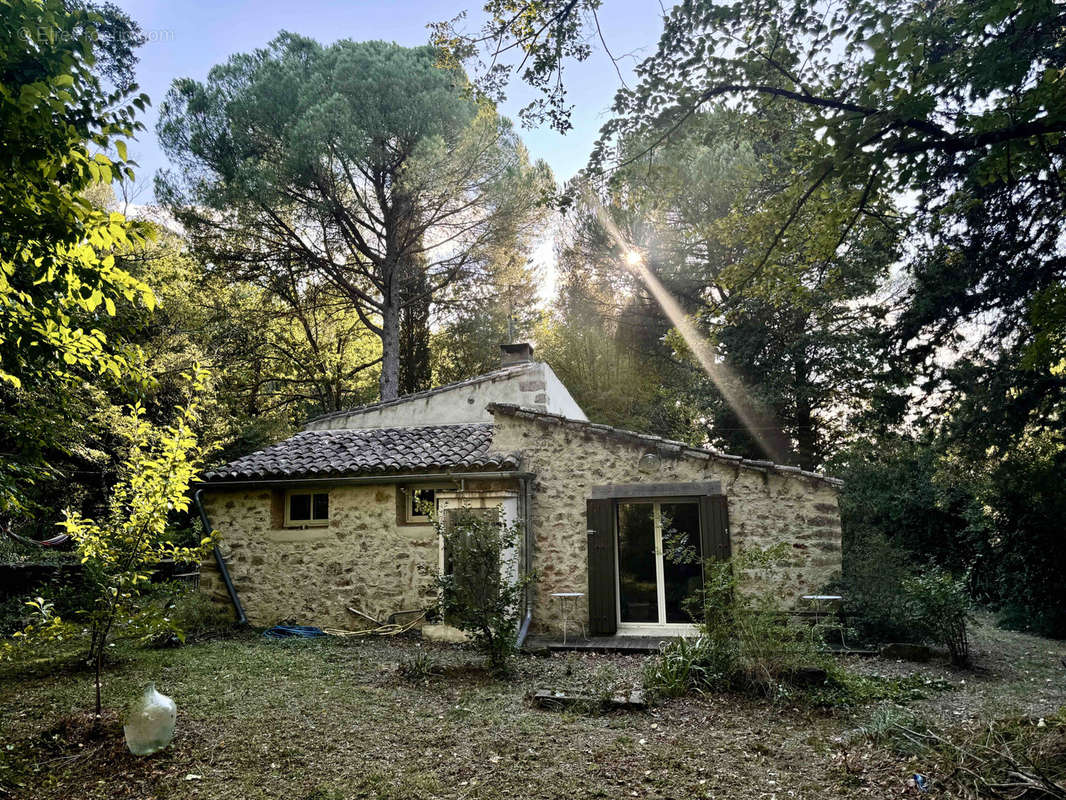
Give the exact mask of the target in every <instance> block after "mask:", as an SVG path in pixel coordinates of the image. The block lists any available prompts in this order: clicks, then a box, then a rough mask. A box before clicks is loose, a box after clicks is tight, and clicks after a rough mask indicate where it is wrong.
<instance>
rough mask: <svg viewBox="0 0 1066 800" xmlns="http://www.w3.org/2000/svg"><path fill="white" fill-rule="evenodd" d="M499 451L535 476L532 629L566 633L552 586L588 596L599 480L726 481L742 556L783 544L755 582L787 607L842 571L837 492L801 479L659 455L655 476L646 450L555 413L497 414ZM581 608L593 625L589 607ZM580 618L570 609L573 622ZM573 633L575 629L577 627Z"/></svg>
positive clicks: (496, 446) (735, 539)
mask: <svg viewBox="0 0 1066 800" xmlns="http://www.w3.org/2000/svg"><path fill="white" fill-rule="evenodd" d="M496 425H497V428H496V432H495V434H494V439H493V449H495V450H500V451H508V452H510V451H516V452H521V453H522V468H523V469H524V470H526V471H529V472H532V473H535V474H536V479H535V489H534V493H533V494H534V497H533V509H532V515H533V530H534V532H535V537H536V546H535V551H534V561H535V566H536V570H537V573H538V576H539V580H538V582H537V590H536V591H537V599H536V606H535V610H534V629H535V630H537V631H539V632H549V631H551V632H557V631H559V630H560V629H561V621H562V615H561V608H560V606H559V602H558V601H555V600H552V599H551V597H550V595H551V593H552V592H585V593H586V594H587V592H588V561H587V547H588V544H587V534H586V530H587V525H586V520H585V501H586V499H587V498H588V496H589V490H590V489H591V487H593V486H597V485H603V484H610V483H662V482H669V481H707V480H716V481H720V482H721V484H722V488H723V490H724V491H725V493H726V495H727V497H728V503H729V520H730V534H731V540H732V545H733V549H734V552H736V550H737V549H738V548H743V547H760V548H765V547H769V546H772V545H776V544H778V543H780V542H785V543H787V545H788V546H789V548H790V552H791V554H792V555H791V558H789V559H788V561H787V564H786V565H784V566H783V567H781V568H779V569H776V570H774V571H773V572H772V573H771V574H768V575H749V576H748V586H750V587H751V588H753V589H755V588H759V587H760V586H761V587H763V588H765V587H767V586H773V587H774V588H775V589H777V590H778V591H780V592H781V596H782V599H783V601H784V602H785V604H787V605H792V604H794V603H796V602H797V601H798V600H799V597H800V596H801V595H804V594H811V593H814V592H816V591H817V590H818V589H819V588H820V587H822V586H823V585H824V584H825V583H826V582H827V581H828V580H829V579H830V578H831V577H832V576H833V575H834V573H836V572H839V570H840V556H841V551H840V512H839V510H838V507H837V489H836V488H835V487H834V486H832V485H829V484H827V483H826V482H824V481H821V480H816V479H812V478H809V477H804V476H798V475H782V474H778V473H775V472H772V471H766V470H759V469H754V468H750V467H741V466H739V465H733V464H728V463H725V462H722V461H719V460H716V459H713V458H705V459H697V458H693V457H689V456H685V457H673V458H672V457H670V456H669V455H668V454H663V455H661V458H660V464H659V467H658V469H657V470H656V471H654V472H652V473H647V472H643V471H641V470H640V469H638V467H637V462H638V460H639V459H640V457H641V456H642V455H643V454H644V453H646V452H649V451H648V448H646V447H643V446H640V445H637V444H633V443H630V442H624V441H619V440H617V439H613V438H611V436H610V435H609V434H604V433H601V432H597V431H595V430H590V429H588V428H587V427H584V426H579V425H574V426H570V425H567V424H565V423H562V422H559V421H558V420H555V419H552V418H538V419H530V418H522V417H513V416H506V415H502V414H497V415H496ZM577 613H578V614H580V615H581V616H583V617H584V618H585V619H586V621H587V618H588V617H587V614H588V610H587V605H586V604H585V603H584V602H582V603H581V604H580V608H579V609H578V610H577ZM573 619H574V615H573V614H572V615H571V624H572V621H573ZM571 630H572V629H571Z"/></svg>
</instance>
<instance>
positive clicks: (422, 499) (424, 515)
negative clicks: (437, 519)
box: [406, 486, 437, 522]
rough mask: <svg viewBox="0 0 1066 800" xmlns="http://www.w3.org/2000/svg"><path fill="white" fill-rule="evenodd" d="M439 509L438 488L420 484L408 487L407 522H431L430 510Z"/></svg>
mask: <svg viewBox="0 0 1066 800" xmlns="http://www.w3.org/2000/svg"><path fill="white" fill-rule="evenodd" d="M430 509H432V510H433V511H436V510H437V490H436V489H431V488H424V487H418V486H408V487H407V513H406V518H407V522H430V521H431V520H430V516H429V511H430Z"/></svg>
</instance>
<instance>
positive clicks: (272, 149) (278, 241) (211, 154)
mask: <svg viewBox="0 0 1066 800" xmlns="http://www.w3.org/2000/svg"><path fill="white" fill-rule="evenodd" d="M464 87H465V78H464V76H463V75H462V73H461V72H459V71H455V70H443V69H439V68H438V67H437V66H436V54H435V51H434V50H433V49H431V48H428V47H421V48H404V47H400V46H398V45H394V44H386V43H384V42H363V43H356V42H352V41H341V42H337V43H336V44H333V45H331V46H329V47H322V46H321V45H319V44H317V43H315V42H313V41H311V40H309V39H305V38H302V37H299V36H295V35H293V34H288V33H283V34H281V35H279V36H278V38H276V39H275V40H274V41H273V42H271V43H270V45H268V46H267V47H266V48H264V49H262V50H257V51H255V52H254V53H250V54H242V55H238V56H234V57H232V58H231V59H230V60H229V61H228V62H226V63H225V64H222V65H219V66H217V67H215V68H214V69H213V70H212V71H211V73H210V75H209V77H208V79H207V81H206V82H205V83H199V82H197V81H193V80H188V79H183V80H179V81H176V82H175V83H174V85H173V88H172V89H171V91H170V92H169V94H168V96H167V99H166V102H165V103H164V104H163V107H162V109H161V114H160V123H159V137H160V141H161V143H162V145H163V147H164V149H165V150H166V152H167V153H168V154H169V155H170V157H171V159H172V160H173V161H174V163H175V164H176V165H177V166H178V170H177V171H175V172H168V173H164V174H163V175H162V176H161V178H160V179H159V182H158V189H157V191H158V193H159V195H160V197H162V198H164V200H165V202H166V203H167V204H168V205H169V206H170V207H171V208H172V209H174V211H175V213H176V215H177V216H178V218H179V219H180V220H181V221H182V222H183V223H184V225H185V226H186V230H187V231H188V233H189V235H190V236H191V237H192V238H193V240H194V243H197V244H198V243H202V242H204V241H205V240H211V241H212V243H213V244H212V246H213V247H214V248H215V250H216V252H217V253H218V255H219V257H220V259H222V260H224V261H226V262H230V263H244V264H249V263H256V264H258V265H260V267H261V268H262V269H264V270H273V269H276V268H277V266H278V265H279V264H281V263H288V262H289V261H290V260H295V261H297V262H298V263H299V264H300V265H301V266H302V267H303V268H304V269H305V270H307V271H308V273H313V274H315V275H317V276H320V277H321V278H323V279H325V280H328V281H330V282H331V283H332V284H333V286H335V287H336V289H337V291H339V292H341V293H342V294H343V295H344V296H345V297H346V298H347V299H348V301H349V302H350V303H351V304H352V306H353V308H354V309H355V311H356V312H357V313H358V314H359V317H360V319H361V320H362V322H363V324H364V325H366V327H367V328H369V329H370V330H371V331H373V332H374V333H375V334H376V335H377V336H379V337H380V339H381V343H382V368H381V378H380V394H381V398H382V399H385V400H387V399H391V398H394V397H396V396H397V394H398V392H399V388H400V374H401V370H400V360H401V352H400V347H401V329H402V328H403V318H404V315H405V309H408V310H410V313H408V314H407V322H408V325H407V332H408V333H409V334H417V337H416V338H420V339H421V340H422V341H424V337H425V335H427V334H428V332H423V331H422V328H423V326H424V322H423V321H422V317H423V316H424V311H423V310H419V309H420V308H422V307H424V306H425V304H426V303H427V301H429V302H431V301H432V300H433V298H435V297H437V296H438V295H439V293H440V292H441V291H442V290H444V289H445V288H446V287H447V286H448V285H449V284H451V283H453V282H455V281H456V280H459V279H460V278H462V277H463V276H464V274H467V273H468V272H469V271H470V270H472V269H473V268H475V267H476V265H477V264H478V263H479V261H480V260H482V259H483V258H484V257H485V254H486V252H487V250H488V249H490V248H491V246H492V245H493V244H494V243H495V242H496V240H497V239H498V237H499V236H500V235H503V234H506V235H510V233H511V232H512V231H513V230H514V229H515V228H516V227H517V228H519V229H521V228H525V227H527V226H529V225H532V224H534V223H535V222H536V221H537V214H536V210H537V207H538V204H540V203H541V202H542V200H543V198H544V195H545V193H546V192H547V190H548V189H549V186H550V176H549V174H548V172H547V169H546V168H545V167H544V166H543V165H541V164H537V165H531V164H530V162H529V159H528V156H527V154H526V151H525V149H524V148H523V147H522V144H521V142H520V141H519V140H518V137H517V136H516V134H515V133H514V131H513V129H512V126H511V124H510V123H509V122H508V121H507V120H505V119H503V118H502V117H500V116H499V115H498V114H497V113H496V111H495V110H494V108H493V107H492V106H491V105H489V104H487V103H485V102H479V101H477V100H475V99H473V98H472V97H471V96H470V95H469V93H468V92H466V91H465V88H464ZM414 374H415V375H416V376H417V377H415V378H413V379H409V387H410V386H413V385H417V384H418V383H419V382H420V381H422V380H423V379H424V372H422V373H419V372H418V370H415V373H414Z"/></svg>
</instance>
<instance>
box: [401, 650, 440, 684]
mask: <svg viewBox="0 0 1066 800" xmlns="http://www.w3.org/2000/svg"><path fill="white" fill-rule="evenodd" d="M396 671H397V672H398V673H399V674H400V677H402V678H404V679H405V680H409V681H425V680H428V679H429V678H431V677H433V676H434V675H438V674H440V672H441V669H440V667H439V666H437V665H436V664H434V663H433V659H432V658H431V657H430V655H429V653H427V652H425V651H422V652H419V653H415V655H414V656H411V657H410V658H404V659H402V660H401V661H400V663H399V664H398V665H397V666H396Z"/></svg>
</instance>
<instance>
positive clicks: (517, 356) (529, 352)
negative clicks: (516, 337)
mask: <svg viewBox="0 0 1066 800" xmlns="http://www.w3.org/2000/svg"><path fill="white" fill-rule="evenodd" d="M532 361H533V345H531V344H530V343H529V342H519V343H517V344H501V345H500V366H501V367H510V366H511V365H513V364H529V363H532Z"/></svg>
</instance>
